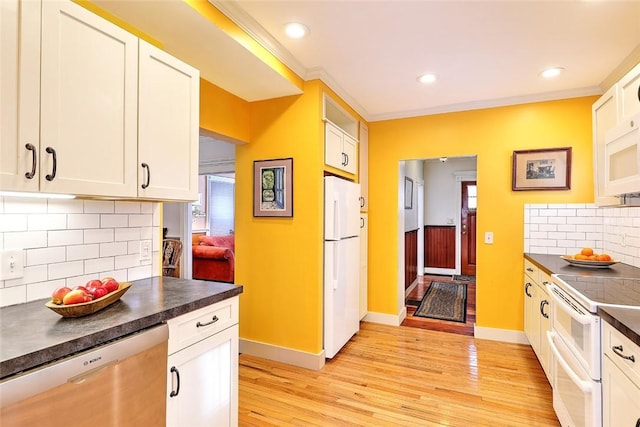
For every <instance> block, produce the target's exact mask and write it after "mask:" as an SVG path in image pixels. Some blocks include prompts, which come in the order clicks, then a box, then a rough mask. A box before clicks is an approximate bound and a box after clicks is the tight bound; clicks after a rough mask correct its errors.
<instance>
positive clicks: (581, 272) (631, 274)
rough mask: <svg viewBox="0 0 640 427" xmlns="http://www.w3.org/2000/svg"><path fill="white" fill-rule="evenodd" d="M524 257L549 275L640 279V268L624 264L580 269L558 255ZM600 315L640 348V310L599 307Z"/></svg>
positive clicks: (528, 255) (526, 255)
mask: <svg viewBox="0 0 640 427" xmlns="http://www.w3.org/2000/svg"><path fill="white" fill-rule="evenodd" d="M524 257H525V259H528V260H529V261H531V262H532V263H534V264H535V265H537V266H538V267H539V268H540V269H541V270H542V271H544V272H545V273H547V274H566V275H571V276H598V277H611V278H630V279H640V268H637V267H633V266H631V265H628V264H623V263H618V264H614V265H612V266H610V267H609V268H580V267H574V266H572V265H569V263H567V262H566V261H563V260H562V259H561V258H560V257H559V256H558V255H546V254H529V253H526V254H524ZM598 314H599V315H600V316H601V317H602V319H603V320H605V321H606V322H608V323H609V324H611V325H612V326H613V327H614V328H616V329H617V330H618V331H620V332H621V333H622V334H623V335H624V336H626V337H627V338H629V339H630V340H631V341H633V342H634V343H636V344H638V345H639V346H640V310H636V309H630V308H618V307H606V306H599V307H598Z"/></svg>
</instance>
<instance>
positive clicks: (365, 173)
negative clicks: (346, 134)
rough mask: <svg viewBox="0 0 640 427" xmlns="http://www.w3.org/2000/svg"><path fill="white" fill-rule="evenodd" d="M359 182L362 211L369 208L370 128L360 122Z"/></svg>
mask: <svg viewBox="0 0 640 427" xmlns="http://www.w3.org/2000/svg"><path fill="white" fill-rule="evenodd" d="M358 146H359V149H358V166H359V167H358V182H360V212H367V211H368V210H369V128H368V127H367V126H366V125H365V124H364V123H360V139H359V142H358Z"/></svg>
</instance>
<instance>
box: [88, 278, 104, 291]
mask: <svg viewBox="0 0 640 427" xmlns="http://www.w3.org/2000/svg"><path fill="white" fill-rule="evenodd" d="M84 286H85V287H86V288H87V289H91V288H101V287H102V281H101V280H98V279H93V280H89V281H88V282H87V284H86V285H84Z"/></svg>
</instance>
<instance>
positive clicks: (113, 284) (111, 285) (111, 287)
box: [102, 278, 120, 292]
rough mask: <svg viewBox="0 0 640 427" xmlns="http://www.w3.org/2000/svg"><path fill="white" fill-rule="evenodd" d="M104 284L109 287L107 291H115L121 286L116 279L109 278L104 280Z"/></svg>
mask: <svg viewBox="0 0 640 427" xmlns="http://www.w3.org/2000/svg"><path fill="white" fill-rule="evenodd" d="M102 286H104V287H105V288H107V291H109V292H113V291H117V290H118V289H119V288H120V284H119V283H118V281H117V280H116V279H113V278H109V279H108V280H107V281H104V280H103V281H102Z"/></svg>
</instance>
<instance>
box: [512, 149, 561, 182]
mask: <svg viewBox="0 0 640 427" xmlns="http://www.w3.org/2000/svg"><path fill="white" fill-rule="evenodd" d="M570 188H571V147H563V148H546V149H541V150H523V151H514V152H513V172H512V181H511V189H512V190H513V191H521V190H569V189H570Z"/></svg>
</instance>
